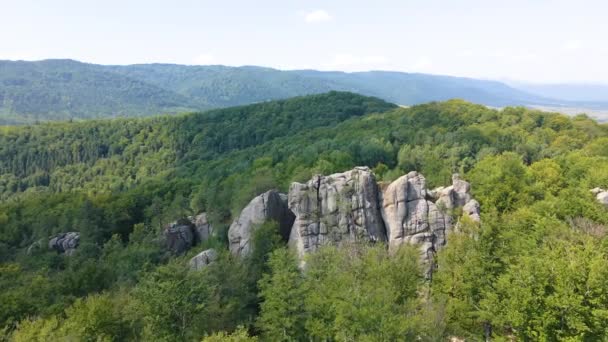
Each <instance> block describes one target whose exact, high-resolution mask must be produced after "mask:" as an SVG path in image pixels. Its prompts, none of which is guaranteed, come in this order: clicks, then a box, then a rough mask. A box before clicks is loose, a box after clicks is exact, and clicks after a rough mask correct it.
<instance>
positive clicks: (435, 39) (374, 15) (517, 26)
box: [0, 0, 608, 83]
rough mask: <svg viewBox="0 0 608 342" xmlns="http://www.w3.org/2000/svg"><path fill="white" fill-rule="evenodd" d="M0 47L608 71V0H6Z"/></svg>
mask: <svg viewBox="0 0 608 342" xmlns="http://www.w3.org/2000/svg"><path fill="white" fill-rule="evenodd" d="M0 8H1V10H0V59H11V60H16V59H23V60H39V59H46V58H72V59H77V60H81V61H85V62H92V63H101V64H134V63H150V62H162V63H180V64H224V65H262V66H270V67H275V68H280V69H302V68H312V69H322V70H343V71H359V70H399V71H407V72H424V73H434V74H446V75H457V76H470V77H480V78H488V79H500V80H524V81H534V82H572V81H575V82H594V83H608V20H606V16H608V1H603V0H577V1H575V0H571V1H564V0H552V1H550V0H509V1H498V0H496V1H495V0H460V1H457V0H454V1H450V0H394V1H393V0H375V1H369V0H368V1H359V0H344V1H343V0H332V1H327V0H326V1H316V0H309V1H288V0H276V1H275V0H273V1H265V0H256V1H251V0H247V1H246V0H242V1H234V0H221V1H220V0H214V1H208V0H172V1H158V0H120V1H119V0H99V1H92V0H53V1H51V0H47V1H45V0H38V1H35V0H0Z"/></svg>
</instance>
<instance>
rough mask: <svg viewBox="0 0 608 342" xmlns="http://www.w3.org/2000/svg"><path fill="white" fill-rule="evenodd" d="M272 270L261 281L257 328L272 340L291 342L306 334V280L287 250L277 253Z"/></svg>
mask: <svg viewBox="0 0 608 342" xmlns="http://www.w3.org/2000/svg"><path fill="white" fill-rule="evenodd" d="M268 266H269V268H270V271H269V272H268V273H266V274H264V276H263V277H262V279H260V285H259V287H260V297H261V299H262V300H263V301H262V304H261V308H260V316H259V317H258V320H257V326H258V327H259V329H260V330H261V331H262V333H263V335H264V338H265V339H266V340H269V341H291V340H295V339H297V338H298V337H301V336H303V335H304V319H305V315H304V308H303V305H304V293H303V287H302V282H303V277H302V274H301V273H300V270H299V269H298V264H297V259H296V258H295V256H294V255H292V253H291V252H290V251H288V250H286V249H284V248H281V249H277V250H275V251H274V252H273V253H272V255H271V256H270V260H269V262H268Z"/></svg>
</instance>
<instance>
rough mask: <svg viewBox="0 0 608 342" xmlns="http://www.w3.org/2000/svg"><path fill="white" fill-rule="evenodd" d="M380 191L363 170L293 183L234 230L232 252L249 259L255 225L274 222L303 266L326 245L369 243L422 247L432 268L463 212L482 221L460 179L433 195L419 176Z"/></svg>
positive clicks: (262, 201)
mask: <svg viewBox="0 0 608 342" xmlns="http://www.w3.org/2000/svg"><path fill="white" fill-rule="evenodd" d="M380 188H381V187H380V186H379V185H378V183H377V181H376V179H375V177H374V174H373V173H372V172H371V170H370V169H369V168H367V167H356V168H354V169H352V170H350V171H346V172H342V173H335V174H332V175H328V176H323V175H315V176H314V177H313V178H312V179H310V180H309V181H308V182H306V183H292V184H291V186H290V188H289V194H288V195H285V194H280V193H278V192H276V191H274V190H273V191H269V192H267V193H264V194H262V195H260V196H258V197H256V198H254V199H253V200H252V201H251V202H250V203H249V204H248V205H247V206H246V207H245V209H243V211H242V212H241V214H240V215H239V217H238V218H237V219H236V220H235V221H234V222H233V223H232V225H231V226H230V230H229V232H228V237H229V241H230V251H231V252H232V253H233V254H235V255H246V254H248V253H250V248H251V246H250V243H249V241H250V239H251V236H252V234H253V231H254V230H255V227H256V225H259V224H261V223H263V222H265V221H267V220H274V221H277V222H279V223H280V224H279V226H280V232H281V234H282V235H283V236H284V237H285V236H288V237H289V246H290V247H291V248H293V249H294V250H296V251H297V254H298V256H299V257H300V259H301V260H302V259H303V257H304V256H305V255H306V254H307V253H311V252H314V251H315V250H317V249H318V248H319V247H320V246H323V245H338V246H339V245H341V244H344V243H351V242H359V241H364V242H385V243H388V247H389V249H396V248H398V247H399V246H401V245H403V244H416V245H418V246H420V251H421V257H422V260H423V261H424V262H426V263H427V264H428V265H429V266H430V265H431V261H432V259H433V256H434V254H435V252H436V251H437V250H438V249H439V248H441V247H442V246H444V245H445V244H446V236H447V233H448V232H449V231H450V230H451V229H454V227H455V226H456V225H457V223H458V220H459V217H458V215H459V214H460V210H457V209H461V210H462V215H468V216H469V217H470V218H471V219H472V220H473V221H479V220H480V211H479V209H480V207H479V203H478V202H477V201H476V200H474V199H473V198H472V196H471V193H470V190H471V186H470V184H469V183H467V182H466V181H464V180H462V179H460V177H459V176H458V175H457V174H455V175H454V176H453V177H452V184H451V185H450V186H447V187H440V188H436V189H433V190H428V189H427V187H426V180H425V178H424V176H423V175H422V174H420V173H418V172H415V171H413V172H410V173H408V174H406V175H404V176H402V177H400V178H399V179H397V180H395V181H394V182H392V183H390V184H388V185H385V186H383V188H384V189H383V190H381V189H380ZM430 271H431V268H430V267H429V272H430Z"/></svg>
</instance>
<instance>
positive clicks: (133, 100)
mask: <svg viewBox="0 0 608 342" xmlns="http://www.w3.org/2000/svg"><path fill="white" fill-rule="evenodd" d="M522 89H523V90H522ZM522 89H518V88H516V87H512V86H509V85H507V84H505V83H501V82H498V81H488V80H479V79H472V78H461V77H451V76H438V75H429V74H419V73H404V72H391V71H369V72H353V73H345V72H323V71H315V70H290V71H283V70H277V69H271V68H264V67H257V66H243V67H227V66H219V65H216V66H188V65H176V64H137V65H126V66H116V65H114V66H113V65H97V64H88V63H81V62H78V61H74V60H64V59H53V60H43V61H37V62H26V61H0V124H19V123H32V122H36V121H48V120H71V119H74V120H80V119H90V118H112V117H134V116H149V115H155V114H172V113H178V112H192V111H201V110H206V109H211V108H221V107H230V106H237V105H244V104H250V103H257V102H264V101H269V100H275V99H283V98H289V97H293V96H300V95H309V94H318V93H325V92H328V91H331V90H338V91H350V92H356V93H360V94H363V95H368V96H376V97H379V98H382V99H384V100H386V101H390V102H393V103H398V104H400V105H415V104H420V103H425V102H430V101H443V100H447V99H451V98H461V99H464V100H467V101H471V102H475V103H480V104H484V105H488V106H494V107H503V106H507V105H524V106H542V107H551V108H554V107H576V108H594V109H605V108H608V101H607V102H602V101H597V100H598V99H600V98H598V97H593V98H592V100H593V101H581V98H580V97H577V98H568V99H560V98H559V96H561V95H560V94H561V93H560V92H546V91H537V90H535V88H529V87H528V88H526V87H522ZM534 92H536V93H538V94H536V93H534ZM554 97H557V98H558V99H553V98H554Z"/></svg>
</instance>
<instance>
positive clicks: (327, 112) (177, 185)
mask: <svg viewBox="0 0 608 342" xmlns="http://www.w3.org/2000/svg"><path fill="white" fill-rule="evenodd" d="M359 165H367V166H369V167H370V168H372V169H373V172H374V173H375V175H376V178H377V179H378V180H380V181H383V182H388V181H392V180H394V179H396V178H398V177H399V176H401V175H403V174H405V173H407V172H409V171H412V170H416V171H420V172H422V173H423V174H424V175H425V176H426V178H427V182H428V185H429V188H431V187H435V186H439V185H445V184H448V183H449V180H450V179H451V177H452V174H453V173H455V172H458V173H460V175H461V176H462V177H463V178H465V179H467V180H468V181H469V182H470V183H471V188H472V190H471V191H472V192H473V194H474V196H475V198H476V199H477V200H479V202H480V204H481V213H482V219H481V224H475V223H472V222H464V223H463V224H462V225H461V226H460V227H459V229H458V231H454V232H452V233H450V235H449V236H448V244H447V246H446V247H445V248H443V249H442V250H440V251H439V253H438V254H437V256H436V260H435V262H436V264H437V268H436V271H435V273H434V275H433V278H432V279H427V278H425V277H424V276H423V272H422V270H421V265H420V262H419V260H418V251H417V250H416V249H415V247H414V246H412V247H411V248H409V247H404V248H401V249H399V250H398V252H397V253H389V252H388V251H387V250H386V248H385V246H383V245H381V244H374V245H369V244H364V243H360V244H353V245H351V246H347V247H345V248H336V247H332V246H326V247H324V248H322V249H321V250H320V251H318V252H317V253H314V254H312V255H311V256H310V258H309V259H308V260H307V263H306V268H305V269H301V268H300V267H299V266H298V261H297V258H296V257H295V256H294V254H293V252H292V251H291V250H290V249H289V248H286V246H285V244H284V243H282V241H281V238H280V236H278V232H277V229H276V225H273V224H268V225H265V226H264V227H262V228H260V229H258V230H257V231H256V234H255V236H254V237H253V242H252V243H253V245H254V247H255V248H254V249H253V251H254V252H253V253H252V254H251V255H249V256H247V257H245V258H238V257H234V256H233V255H231V254H230V253H229V252H228V251H227V243H228V242H227V236H226V231H227V229H228V226H229V225H230V223H231V221H232V220H233V219H234V218H235V217H236V216H237V215H238V213H239V212H240V210H241V209H242V208H243V207H244V206H245V205H246V204H247V203H248V202H249V200H251V199H252V198H253V197H254V196H256V195H258V194H260V193H262V192H265V191H267V190H269V189H279V190H282V191H285V190H286V189H287V188H288V187H289V185H290V184H291V182H293V181H306V180H308V179H310V178H311V176H312V175H314V174H330V173H333V172H342V171H345V170H348V169H351V168H353V167H354V166H359ZM596 187H600V188H604V189H606V188H607V187H608V125H606V124H598V123H597V122H595V121H594V120H592V119H590V118H589V117H586V116H584V115H579V116H576V117H568V116H565V115H561V114H557V113H546V112H540V111H534V110H529V109H526V108H523V107H507V108H504V109H501V110H496V109H490V108H487V107H485V106H482V105H475V104H471V103H468V102H465V101H462V100H450V101H446V102H431V103H427V104H422V105H416V106H412V107H410V108H402V107H398V106H395V105H393V104H390V103H387V102H385V101H382V100H380V99H377V98H372V97H364V96H360V95H356V94H352V93H345V92H330V93H326V94H320V95H312V96H304V97H298V98H292V99H288V100H281V101H273V102H264V103H259V104H254V105H249V106H242V107H233V108H226V109H217V110H211V111H207V112H202V113H193V114H183V115H178V116H171V117H169V116H165V117H154V118H144V119H113V120H99V121H86V122H63V123H44V124H36V125H30V126H4V127H1V128H0V303H1V305H0V327H3V328H1V329H2V330H0V333H1V334H2V335H3V336H4V340H8V341H49V340H83V341H122V340H152V341H196V340H198V341H200V340H204V341H256V340H260V341H281V340H284V341H300V340H301V341H310V340H313V341H396V340H405V341H411V340H421V341H444V340H448V339H450V338H452V337H457V338H462V339H466V340H472V341H476V340H483V339H484V338H485V337H488V336H491V338H492V339H493V340H497V341H501V340H505V341H506V340H523V341H557V340H568V341H598V340H606V339H608V333H607V331H608V267H607V266H608V238H607V237H606V235H607V233H608V208H606V207H604V206H603V205H602V204H600V203H599V202H598V201H597V200H596V198H595V196H594V194H593V193H591V192H590V190H591V189H593V188H596ZM201 212H206V213H207V215H208V218H209V220H210V222H211V223H212V224H213V226H214V228H215V229H214V235H213V237H212V238H210V239H209V240H208V241H205V242H204V243H202V244H200V245H197V246H195V247H194V248H192V249H191V250H189V251H188V252H186V253H185V254H183V255H174V254H172V253H170V251H168V250H167V248H166V247H165V246H164V244H163V243H162V238H161V237H162V231H163V229H164V227H165V226H166V225H167V224H168V223H170V222H172V221H175V220H178V219H180V218H183V217H186V216H188V215H195V214H198V213H201ZM70 231H78V232H80V245H79V246H78V249H77V250H76V252H75V253H73V254H72V255H69V256H68V255H65V254H59V253H57V252H55V251H53V250H50V249H48V248H47V243H48V239H49V238H50V237H51V236H53V235H55V234H57V233H60V232H70ZM209 247H214V248H215V249H217V250H218V251H219V255H218V259H217V261H215V262H214V263H212V264H210V265H209V266H207V267H205V268H203V269H202V270H199V271H193V270H190V269H189V267H188V260H189V259H190V258H191V257H192V256H194V255H195V254H197V253H199V252H201V251H202V250H204V249H206V248H209Z"/></svg>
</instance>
